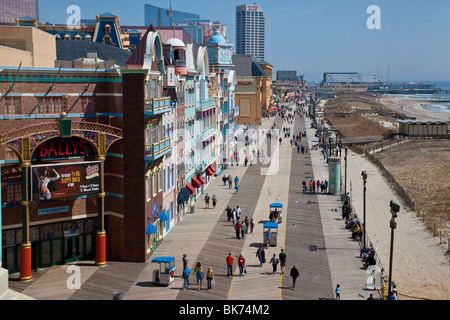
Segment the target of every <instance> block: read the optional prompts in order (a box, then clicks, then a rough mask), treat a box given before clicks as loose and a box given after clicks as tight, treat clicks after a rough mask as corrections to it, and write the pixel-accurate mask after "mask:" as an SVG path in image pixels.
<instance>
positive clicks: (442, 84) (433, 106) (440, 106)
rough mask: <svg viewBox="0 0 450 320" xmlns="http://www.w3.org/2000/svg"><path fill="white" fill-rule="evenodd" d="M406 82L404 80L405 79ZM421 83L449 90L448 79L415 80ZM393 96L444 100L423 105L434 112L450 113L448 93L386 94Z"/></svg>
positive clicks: (449, 96)
mask: <svg viewBox="0 0 450 320" xmlns="http://www.w3.org/2000/svg"><path fill="white" fill-rule="evenodd" d="M405 82H406V81H405ZM417 82H422V83H429V84H435V85H436V88H439V89H441V90H450V81H417ZM386 96H393V97H404V98H408V99H419V100H444V101H432V102H431V101H430V104H427V105H426V106H425V108H426V109H428V110H431V111H436V112H444V113H450V94H444V93H438V94H397V95H386Z"/></svg>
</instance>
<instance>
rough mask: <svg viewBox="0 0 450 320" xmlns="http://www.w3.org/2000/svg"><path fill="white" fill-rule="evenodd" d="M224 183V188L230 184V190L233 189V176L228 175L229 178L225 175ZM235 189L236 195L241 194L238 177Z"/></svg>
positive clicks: (235, 179)
mask: <svg viewBox="0 0 450 320" xmlns="http://www.w3.org/2000/svg"><path fill="white" fill-rule="evenodd" d="M252 161H253V160H252ZM222 182H223V185H224V186H226V185H227V182H228V189H231V188H233V178H232V177H231V175H228V177H227V176H226V175H223V177H222ZM234 188H235V189H236V193H238V192H239V177H238V176H236V177H235V178H234Z"/></svg>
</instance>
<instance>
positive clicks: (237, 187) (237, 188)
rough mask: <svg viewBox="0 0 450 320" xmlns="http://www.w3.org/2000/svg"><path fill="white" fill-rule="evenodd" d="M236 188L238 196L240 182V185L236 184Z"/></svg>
mask: <svg viewBox="0 0 450 320" xmlns="http://www.w3.org/2000/svg"><path fill="white" fill-rule="evenodd" d="M235 188H236V194H238V193H239V182H238V183H236V186H235Z"/></svg>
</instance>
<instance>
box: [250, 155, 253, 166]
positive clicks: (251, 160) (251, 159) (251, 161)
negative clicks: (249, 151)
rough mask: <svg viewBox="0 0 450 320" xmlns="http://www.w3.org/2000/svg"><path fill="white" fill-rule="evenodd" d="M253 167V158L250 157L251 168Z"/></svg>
mask: <svg viewBox="0 0 450 320" xmlns="http://www.w3.org/2000/svg"><path fill="white" fill-rule="evenodd" d="M252 165H253V156H252V155H250V167H251V166H252Z"/></svg>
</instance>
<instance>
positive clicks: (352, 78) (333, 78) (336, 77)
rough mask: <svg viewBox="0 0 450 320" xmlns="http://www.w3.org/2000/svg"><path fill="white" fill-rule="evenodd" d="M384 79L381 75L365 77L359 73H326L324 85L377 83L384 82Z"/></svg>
mask: <svg viewBox="0 0 450 320" xmlns="http://www.w3.org/2000/svg"><path fill="white" fill-rule="evenodd" d="M382 81H383V77H382V76H381V75H379V74H369V75H363V74H359V73H358V72H325V73H324V74H323V82H324V83H349V82H350V83H375V82H382Z"/></svg>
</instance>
